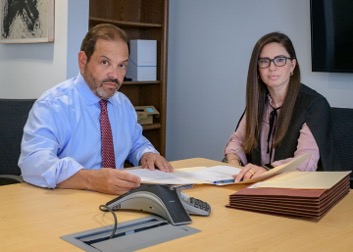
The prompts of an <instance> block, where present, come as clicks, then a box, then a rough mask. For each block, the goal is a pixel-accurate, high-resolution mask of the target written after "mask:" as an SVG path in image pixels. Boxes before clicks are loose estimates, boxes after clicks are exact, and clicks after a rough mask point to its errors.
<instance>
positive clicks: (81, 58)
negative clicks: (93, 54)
mask: <svg viewBox="0 0 353 252" xmlns="http://www.w3.org/2000/svg"><path fill="white" fill-rule="evenodd" d="M86 64H87V55H86V53H85V52H84V51H80V52H79V53H78V66H79V68H80V71H81V72H82V71H83V69H84V68H85V66H86Z"/></svg>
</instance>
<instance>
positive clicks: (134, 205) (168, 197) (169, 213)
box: [105, 185, 211, 225]
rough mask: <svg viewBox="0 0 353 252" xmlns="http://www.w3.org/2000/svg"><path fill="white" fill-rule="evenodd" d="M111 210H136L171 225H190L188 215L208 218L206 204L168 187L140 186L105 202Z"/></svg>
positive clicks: (207, 205) (207, 206)
mask: <svg viewBox="0 0 353 252" xmlns="http://www.w3.org/2000/svg"><path fill="white" fill-rule="evenodd" d="M105 206H106V207H109V208H110V209H112V210H137V211H142V212H148V213H152V214H155V215H158V216H160V217H162V218H164V219H166V220H168V221H169V222H170V223H171V224H172V225H184V224H189V223H191V219H190V216H189V214H193V215H203V216H208V215H209V214H210V212H211V207H210V205H209V204H208V203H206V202H204V201H201V200H199V199H195V198H193V197H189V196H187V195H186V194H185V193H183V192H181V191H180V189H178V188H172V187H170V186H168V185H141V186H139V187H137V188H135V189H133V190H131V191H129V192H127V193H125V194H122V195H120V196H119V197H117V198H115V199H113V200H111V201H109V202H107V203H106V204H105Z"/></svg>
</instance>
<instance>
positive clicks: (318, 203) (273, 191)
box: [227, 171, 351, 220]
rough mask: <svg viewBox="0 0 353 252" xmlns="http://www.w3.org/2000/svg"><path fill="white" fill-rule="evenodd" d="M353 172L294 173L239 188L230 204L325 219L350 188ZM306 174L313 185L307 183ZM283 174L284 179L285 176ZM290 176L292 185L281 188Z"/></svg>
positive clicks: (288, 214)
mask: <svg viewBox="0 0 353 252" xmlns="http://www.w3.org/2000/svg"><path fill="white" fill-rule="evenodd" d="M350 173H351V172H350V171H347V172H315V173H313V172H299V171H297V172H291V173H290V174H286V173H284V174H282V175H279V176H276V177H274V178H273V182H274V183H273V185H274V186H273V187H271V179H269V180H267V181H265V182H266V184H265V185H261V183H259V186H257V185H256V184H254V185H252V186H249V187H246V188H244V189H241V190H239V191H238V192H236V193H233V194H231V195H230V196H229V204H228V205H227V207H229V208H236V209H241V210H249V211H254V212H260V213H266V214H276V215H281V216H288V217H298V218H307V219H313V220H319V219H321V218H322V217H323V216H324V215H325V214H326V213H327V212H328V211H329V210H330V209H331V208H332V207H333V206H334V205H336V204H337V203H338V202H339V201H340V200H341V199H342V198H343V197H344V196H345V195H347V194H348V193H349V190H350V179H349V178H350V177H349V174H350ZM306 174H308V176H311V175H313V174H315V175H314V176H312V177H316V179H311V182H312V184H313V185H310V186H305V184H306V182H307V181H306V180H307V179H306V178H305V177H306ZM280 176H282V177H283V179H282V181H281V177H280ZM286 179H287V182H288V184H289V185H288V186H285V187H279V186H278V182H279V181H281V182H284V183H285V180H286ZM294 181H295V182H296V183H298V182H299V183H300V181H304V183H303V186H302V187H300V186H298V185H297V186H295V188H291V186H290V183H293V182H294Z"/></svg>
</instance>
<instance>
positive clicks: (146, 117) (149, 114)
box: [135, 106, 159, 125]
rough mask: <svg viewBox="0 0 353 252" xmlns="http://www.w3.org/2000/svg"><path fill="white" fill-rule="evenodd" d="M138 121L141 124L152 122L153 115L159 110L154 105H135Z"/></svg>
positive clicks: (156, 114) (157, 113)
mask: <svg viewBox="0 0 353 252" xmlns="http://www.w3.org/2000/svg"><path fill="white" fill-rule="evenodd" d="M135 111H136V113H137V118H138V123H139V124H141V125H146V124H152V123H153V116H157V117H158V116H159V112H158V111H157V109H156V108H155V107H154V106H135Z"/></svg>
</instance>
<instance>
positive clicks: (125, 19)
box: [89, 0, 169, 156]
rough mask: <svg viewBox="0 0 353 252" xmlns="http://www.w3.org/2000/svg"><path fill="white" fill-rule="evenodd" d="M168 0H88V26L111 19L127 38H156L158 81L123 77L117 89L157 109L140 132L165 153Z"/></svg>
mask: <svg viewBox="0 0 353 252" xmlns="http://www.w3.org/2000/svg"><path fill="white" fill-rule="evenodd" d="M168 4H169V2H168V0H90V7H89V26H90V27H92V26H94V25H96V24H100V23H111V24H114V25H117V26H119V27H120V28H122V29H124V30H125V32H126V33H127V34H128V36H129V39H153V40H157V81H126V82H124V84H123V86H122V87H121V88H120V90H119V91H121V92H122V93H124V94H125V95H127V97H129V99H130V100H131V102H132V104H133V105H134V106H151V105H152V106H154V107H155V108H156V109H157V110H158V112H159V113H160V115H159V117H155V118H154V123H153V124H150V125H143V134H144V135H145V136H146V137H147V138H148V139H149V140H150V141H151V142H152V144H153V145H154V146H155V147H156V149H157V150H158V151H159V152H160V153H161V154H162V155H163V156H164V155H165V134H166V92H167V62H168V8H169V7H168Z"/></svg>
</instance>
